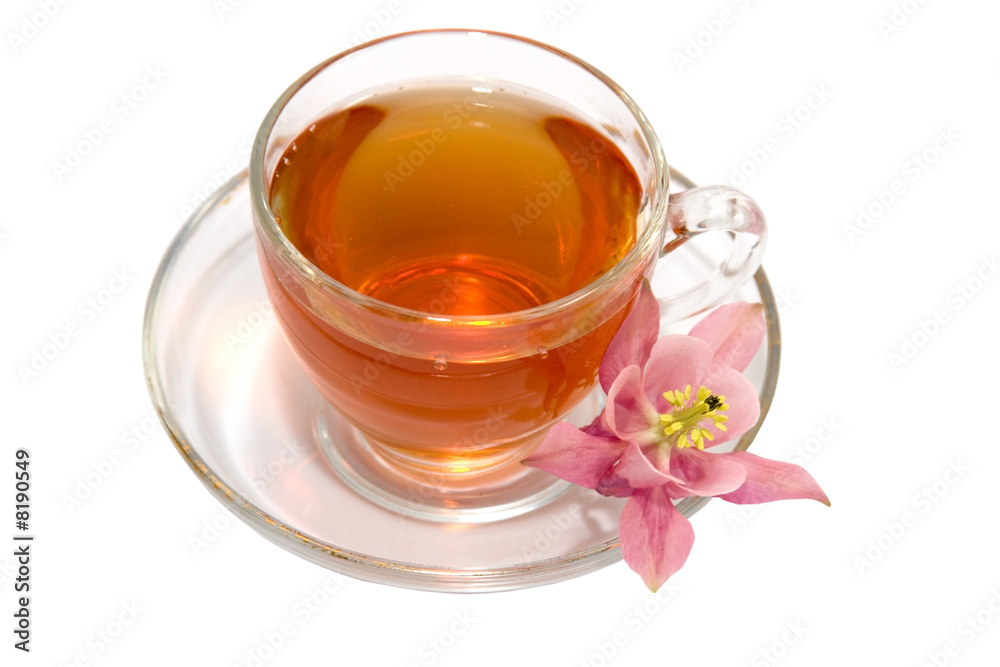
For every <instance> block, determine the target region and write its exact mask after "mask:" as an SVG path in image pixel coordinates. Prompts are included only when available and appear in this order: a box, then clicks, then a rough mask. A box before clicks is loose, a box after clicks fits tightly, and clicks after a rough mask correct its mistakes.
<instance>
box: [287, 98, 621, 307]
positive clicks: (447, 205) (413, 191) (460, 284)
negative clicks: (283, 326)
mask: <svg viewBox="0 0 1000 667" xmlns="http://www.w3.org/2000/svg"><path fill="white" fill-rule="evenodd" d="M480 90H485V89H480ZM639 197H640V184H639V181H638V178H637V177H636V175H635V172H634V170H633V169H632V167H631V165H630V164H629V163H628V161H627V160H626V159H625V158H624V157H623V156H622V155H621V153H620V151H619V150H618V148H617V147H616V146H614V144H613V143H612V142H610V141H608V140H607V139H605V138H604V137H603V136H602V135H601V134H600V133H599V132H598V131H597V130H595V129H594V128H592V127H590V126H588V125H587V124H586V123H583V122H581V121H580V120H578V119H575V118H572V117H570V116H568V115H566V113H565V112H564V111H562V110H561V109H559V108H558V107H556V106H554V105H550V104H549V103H547V102H544V101H542V100H540V99H538V97H537V95H527V94H524V93H522V92H518V91H513V90H512V91H509V92H500V91H499V90H497V91H493V92H477V91H476V89H470V88H469V87H458V86H456V87H452V88H448V87H435V88H416V89H412V90H411V89H403V90H399V91H393V92H390V93H382V94H379V95H377V96H373V97H371V98H369V99H368V100H366V101H365V102H364V103H361V104H357V105H354V106H352V107H349V108H347V109H344V110H342V111H339V112H337V113H334V114H332V115H329V116H327V117H325V118H323V119H321V120H319V121H317V122H316V123H315V124H314V125H312V126H311V127H310V128H309V129H308V130H306V131H305V132H303V133H302V134H301V135H299V136H298V137H297V138H296V139H295V141H294V142H293V143H292V144H291V145H290V146H289V148H288V149H287V150H286V151H285V153H284V155H283V156H282V158H281V159H280V160H279V163H278V166H277V169H276V171H275V174H274V177H273V179H272V186H271V205H272V210H273V211H274V212H275V214H276V216H277V217H278V219H279V221H280V225H281V228H282V230H283V231H284V233H285V235H286V236H287V237H288V238H289V240H290V241H291V242H292V243H293V244H294V245H295V246H296V247H297V248H298V249H299V250H300V251H301V252H302V253H303V254H304V255H305V256H306V257H307V258H308V259H309V260H310V261H312V262H313V263H314V264H315V265H316V266H317V267H318V268H320V269H321V270H322V271H323V272H324V273H326V274H327V275H329V276H330V277H332V278H334V279H335V280H337V281H339V282H341V283H343V284H344V285H347V286H348V287H350V288H352V289H354V290H357V291H358V292H361V293H363V294H367V295H369V296H371V297H373V298H375V299H378V300H381V301H384V302H388V303H391V304H394V305H397V306H401V307H405V308H411V309H415V310H421V311H426V312H433V313H436V314H445V315H489V314H495V313H504V312H513V311H518V310H523V309H526V308H531V307H534V306H538V305H540V304H543V303H546V302H549V301H553V300H555V299H558V298H560V297H563V296H567V295H569V294H572V293H573V292H575V291H577V290H578V289H580V288H581V287H584V286H585V285H587V284H588V283H590V282H592V281H593V280H594V279H596V278H597V277H599V276H600V275H602V274H603V273H604V272H606V271H607V270H608V269H609V268H611V267H612V266H614V265H615V264H616V263H617V262H618V261H619V259H620V258H621V257H622V256H623V255H624V254H625V253H627V252H628V250H629V249H630V248H631V247H632V245H633V243H634V241H635V227H636V222H635V215H636V210H637V208H638V205H639Z"/></svg>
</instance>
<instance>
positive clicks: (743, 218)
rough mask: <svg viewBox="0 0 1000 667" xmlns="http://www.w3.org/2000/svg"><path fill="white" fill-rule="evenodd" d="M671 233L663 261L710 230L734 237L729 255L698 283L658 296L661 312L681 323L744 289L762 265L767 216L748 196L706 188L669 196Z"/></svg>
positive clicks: (724, 187)
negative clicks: (680, 320) (765, 216)
mask: <svg viewBox="0 0 1000 667" xmlns="http://www.w3.org/2000/svg"><path fill="white" fill-rule="evenodd" d="M667 226H668V229H667V232H666V233H667V234H668V235H669V234H670V233H671V232H672V233H673V238H671V239H669V240H668V241H667V243H666V245H664V246H663V250H662V251H661V252H660V257H661V258H663V257H664V256H666V255H667V254H669V253H671V252H673V251H675V250H677V248H679V247H680V246H682V245H684V244H685V243H687V242H688V241H690V240H692V239H694V238H695V237H696V236H699V235H701V234H705V233H707V232H716V233H721V232H726V233H728V234H729V236H730V243H729V249H728V250H729V254H728V256H727V257H726V258H725V260H723V261H722V262H721V263H720V264H719V265H718V266H717V268H716V269H715V271H714V272H710V273H709V274H708V275H707V276H706V277H705V278H704V279H703V280H701V281H699V282H698V283H697V284H696V285H694V286H692V287H688V288H686V289H683V290H681V291H679V292H677V293H674V294H671V293H669V292H668V293H666V294H662V293H660V294H658V298H659V301H660V305H661V312H662V313H663V315H664V316H666V317H667V319H668V320H679V319H684V318H686V317H690V316H693V315H697V314H698V313H700V312H702V311H704V310H707V309H708V308H711V307H712V306H716V305H718V304H719V303H721V302H722V301H723V300H724V299H725V298H726V297H727V296H729V295H731V294H732V293H733V292H735V291H736V290H737V289H739V288H740V287H741V286H742V285H743V284H744V283H745V282H746V281H747V280H749V279H750V277H751V276H752V275H753V274H754V273H756V271H757V269H758V268H759V267H760V263H761V258H762V256H763V253H764V245H765V242H766V240H767V228H766V224H765V222H764V213H763V212H762V211H761V210H760V207H759V206H757V203H756V202H754V200H752V199H751V198H750V197H748V196H747V195H746V194H744V193H742V192H740V191H739V190H737V189H735V188H731V187H729V186H727V185H706V186H702V187H695V188H690V189H688V190H684V191H682V192H676V193H674V194H672V195H670V202H669V204H668V206H667Z"/></svg>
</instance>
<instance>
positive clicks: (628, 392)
mask: <svg viewBox="0 0 1000 667" xmlns="http://www.w3.org/2000/svg"><path fill="white" fill-rule="evenodd" d="M603 416H604V418H603V424H604V427H605V428H606V429H607V430H608V431H610V432H611V433H613V434H615V435H616V436H618V437H619V438H621V439H622V440H633V439H635V440H639V441H640V442H641V443H642V444H646V443H649V442H653V441H655V440H656V439H657V433H656V432H655V431H654V430H653V429H654V427H655V426H656V425H658V424H659V423H660V413H659V412H657V411H656V408H654V407H653V404H652V403H650V402H649V399H648V398H646V393H645V392H644V391H643V388H642V371H641V370H640V369H639V367H638V366H629V367H627V368H625V370H623V371H622V372H621V374H620V375H619V376H618V377H617V378H616V379H615V381H614V382H613V383H612V384H611V387H610V388H609V389H608V403H607V405H606V406H605V407H604V413H603Z"/></svg>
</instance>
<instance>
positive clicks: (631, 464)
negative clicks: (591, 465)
mask: <svg viewBox="0 0 1000 667" xmlns="http://www.w3.org/2000/svg"><path fill="white" fill-rule="evenodd" d="M672 449H673V447H656V446H653V447H651V448H650V452H649V453H650V454H651V455H652V456H653V459H654V460H650V459H649V458H648V457H647V456H646V453H645V452H643V450H642V448H641V447H639V445H638V444H637V443H635V442H632V443H629V446H628V447H627V448H626V449H625V452H624V453H623V454H622V456H621V458H620V459H619V460H618V463H617V465H615V467H614V468H612V470H611V473H610V475H612V476H614V477H617V478H620V479H622V480H624V481H625V482H626V483H627V484H628V486H629V487H630V488H632V489H648V488H651V487H654V486H662V485H663V484H666V483H667V482H680V481H681V480H679V479H677V478H676V477H674V476H673V475H670V474H666V473H664V472H663V471H664V470H668V471H669V470H670V452H671V450H672ZM607 483H608V484H609V485H612V484H614V483H615V480H611V479H609V480H607ZM733 488H736V487H733Z"/></svg>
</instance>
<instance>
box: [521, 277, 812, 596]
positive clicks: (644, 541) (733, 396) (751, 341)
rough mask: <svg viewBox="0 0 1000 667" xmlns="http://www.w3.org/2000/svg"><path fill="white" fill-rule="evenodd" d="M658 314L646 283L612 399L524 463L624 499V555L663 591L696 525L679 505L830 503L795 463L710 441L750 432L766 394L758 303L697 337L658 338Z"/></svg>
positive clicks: (718, 315) (615, 349)
mask: <svg viewBox="0 0 1000 667" xmlns="http://www.w3.org/2000/svg"><path fill="white" fill-rule="evenodd" d="M659 322H660V312H659V306H658V304H657V302H656V298H655V297H654V296H653V293H652V290H651V289H650V287H649V284H648V283H645V282H644V283H643V286H642V288H641V291H640V294H639V297H638V299H637V301H636V303H635V306H634V307H633V309H632V312H631V313H629V316H628V317H627V318H626V319H625V322H624V323H623V324H622V327H621V329H620V330H619V331H618V333H617V335H616V336H615V338H614V340H612V341H611V345H610V346H609V347H608V351H607V352H606V353H605V356H604V359H603V361H602V362H601V368H600V381H601V386H602V387H603V388H604V391H605V392H607V395H608V399H607V405H606V407H605V408H604V410H603V411H602V412H601V414H600V415H599V416H598V417H597V419H595V420H594V422H593V423H592V424H590V425H589V426H587V427H585V428H583V429H578V428H576V427H575V426H573V425H572V424H569V423H568V422H560V423H558V424H556V425H555V426H554V427H553V428H552V430H551V431H550V432H549V434H548V436H547V437H546V438H545V440H544V442H542V444H541V445H540V446H539V448H538V450H537V451H536V452H535V453H534V454H532V455H531V456H530V457H528V458H527V459H526V460H525V461H524V463H525V464H527V465H530V466H534V467H536V468H541V469H543V470H546V471H548V472H550V473H552V474H553V475H556V476H557V477H560V478H562V479H565V480H567V481H570V482H573V483H574V484H579V485H581V486H585V487H587V488H591V489H596V490H597V491H598V492H599V493H602V494H604V495H606V496H618V497H623V498H624V497H627V498H628V502H627V503H626V504H625V508H624V510H623V511H622V515H621V519H620V521H619V534H620V535H621V544H622V555H623V556H624V558H625V562H626V563H627V564H628V566H629V567H631V568H632V569H633V570H635V571H636V572H637V573H638V574H639V575H640V576H642V578H643V581H645V583H646V585H647V586H648V587H649V588H650V589H652V590H653V591H656V590H657V589H658V588H659V587H660V585H661V584H663V582H665V581H666V580H667V579H669V578H670V577H671V576H672V575H673V574H674V573H675V572H677V570H679V569H680V568H681V566H683V565H684V562H685V560H687V557H688V554H689V553H690V551H691V545H692V544H693V542H694V531H693V529H692V528H691V524H690V523H689V522H688V520H687V519H686V518H685V517H684V516H683V515H682V514H681V513H680V512H679V511H677V509H676V508H675V507H674V503H673V501H674V500H675V499H679V498H687V497H690V496H717V497H719V498H721V499H723V500H726V501H728V502H731V503H740V504H746V503H761V502H767V501H771V500H783V499H791V498H811V499H813V500H818V501H820V502H822V503H824V504H827V505H829V504H830V501H829V499H828V498H827V497H826V494H825V493H823V491H822V489H820V487H819V485H818V484H817V483H816V481H815V480H814V479H813V478H812V476H811V475H809V473H808V472H806V471H805V470H803V469H802V468H801V467H799V466H797V465H793V464H790V463H781V462H778V461H771V460H769V459H765V458H761V457H759V456H756V455H754V454H750V453H749V452H726V453H716V452H713V451H712V447H714V446H715V445H718V444H721V443H723V442H726V441H728V440H732V439H734V438H739V437H740V436H741V435H743V433H745V432H746V431H747V430H749V429H750V428H752V427H753V426H754V425H755V424H756V423H757V420H758V418H759V417H760V401H759V400H758V398H757V393H756V391H755V390H754V387H753V385H752V384H751V383H750V381H749V380H747V379H746V378H745V377H744V376H743V374H742V372H741V371H742V370H743V369H744V368H746V366H747V364H749V363H750V360H751V359H752V358H753V356H754V354H755V353H756V351H757V348H758V347H759V346H760V343H761V341H762V340H763V337H764V333H765V331H766V327H765V324H764V317H763V307H762V306H761V305H760V304H750V303H734V304H728V305H724V306H720V307H719V308H717V309H716V310H715V311H713V312H712V313H711V314H710V315H708V316H707V317H706V318H705V319H704V320H702V321H701V322H700V323H699V324H698V325H697V326H695V328H694V329H692V330H691V333H690V334H689V335H687V336H684V335H668V336H663V337H662V338H659V339H657V334H658V332H659Z"/></svg>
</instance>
